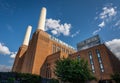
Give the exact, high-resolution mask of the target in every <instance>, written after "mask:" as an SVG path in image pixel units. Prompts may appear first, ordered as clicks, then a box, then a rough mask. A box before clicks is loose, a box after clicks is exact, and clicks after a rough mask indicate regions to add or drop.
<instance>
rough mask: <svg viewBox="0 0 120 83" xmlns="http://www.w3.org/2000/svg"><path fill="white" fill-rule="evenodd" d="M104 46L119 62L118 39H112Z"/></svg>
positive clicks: (119, 40) (119, 44) (119, 43)
mask: <svg viewBox="0 0 120 83" xmlns="http://www.w3.org/2000/svg"><path fill="white" fill-rule="evenodd" d="M105 44H106V45H107V46H108V47H109V48H110V50H111V51H112V52H113V53H114V54H115V55H116V57H118V58H119V60H120V39H113V40H111V41H108V42H106V43H105Z"/></svg>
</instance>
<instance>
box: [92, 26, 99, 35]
mask: <svg viewBox="0 0 120 83" xmlns="http://www.w3.org/2000/svg"><path fill="white" fill-rule="evenodd" d="M99 31H101V28H98V29H97V30H95V31H94V32H93V33H92V34H93V35H95V34H97V33H98V32H99Z"/></svg>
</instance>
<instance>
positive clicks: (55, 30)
mask: <svg viewBox="0 0 120 83" xmlns="http://www.w3.org/2000/svg"><path fill="white" fill-rule="evenodd" d="M70 29H71V24H68V23H64V24H61V23H60V20H54V19H51V18H50V19H47V20H46V25H45V30H46V31H47V30H50V31H51V33H52V34H53V35H60V34H63V35H64V36H69V35H70Z"/></svg>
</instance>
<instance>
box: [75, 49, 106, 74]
mask: <svg viewBox="0 0 120 83" xmlns="http://www.w3.org/2000/svg"><path fill="white" fill-rule="evenodd" d="M88 55H89V59H90V64H91V69H92V72H93V73H95V66H94V62H93V55H92V52H91V51H89V52H88ZM96 55H97V58H98V62H99V67H100V71H101V72H104V67H103V64H102V59H101V55H100V51H99V50H98V49H96ZM77 58H78V59H80V55H79V56H77Z"/></svg>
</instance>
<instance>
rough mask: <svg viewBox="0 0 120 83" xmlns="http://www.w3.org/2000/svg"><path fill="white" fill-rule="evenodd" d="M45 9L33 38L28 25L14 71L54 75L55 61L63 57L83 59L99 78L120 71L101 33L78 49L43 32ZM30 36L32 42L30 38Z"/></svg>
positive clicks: (108, 77)
mask: <svg viewBox="0 0 120 83" xmlns="http://www.w3.org/2000/svg"><path fill="white" fill-rule="evenodd" d="M45 19H46V8H42V10H41V15H40V20H39V22H38V28H37V30H36V31H35V32H34V34H33V36H32V38H31V39H30V34H31V29H32V27H31V26H28V29H27V31H26V35H25V38H24V41H23V44H22V45H21V46H20V48H19V50H18V53H17V55H16V58H15V61H14V64H13V68H12V71H13V72H21V73H31V74H37V75H40V76H41V77H43V78H55V77H56V76H55V75H54V71H53V69H54V65H55V61H56V60H58V59H60V58H63V57H65V58H67V57H70V58H73V59H75V58H83V59H85V60H87V61H88V64H89V67H90V68H91V70H92V72H93V74H94V75H95V76H96V78H97V79H98V80H110V75H111V74H113V73H115V72H120V61H119V60H118V58H116V57H115V55H114V54H113V53H112V52H111V51H110V50H109V49H108V48H107V47H106V45H105V44H104V43H101V41H100V38H99V36H98V35H96V36H94V37H91V38H89V39H87V40H84V41H82V42H80V43H78V44H77V49H78V50H77V51H76V50H75V49H74V48H73V47H72V46H70V45H68V44H66V43H64V42H63V41H61V40H59V39H57V38H55V37H53V36H51V35H49V34H48V33H47V32H45V31H44V27H45ZM29 39H30V41H29Z"/></svg>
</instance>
